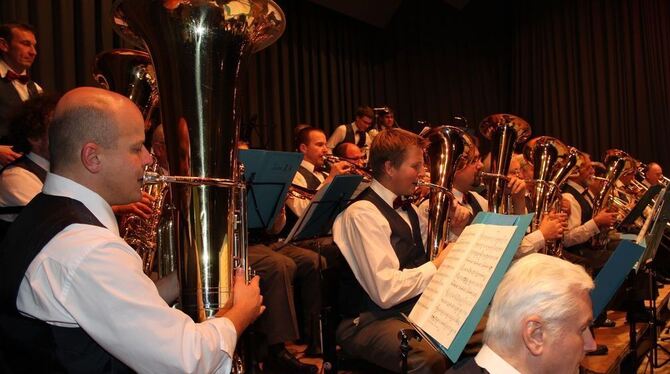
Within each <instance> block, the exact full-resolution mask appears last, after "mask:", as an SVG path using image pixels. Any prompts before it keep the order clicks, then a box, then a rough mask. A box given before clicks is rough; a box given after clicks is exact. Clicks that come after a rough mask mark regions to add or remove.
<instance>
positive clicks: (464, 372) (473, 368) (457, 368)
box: [446, 357, 488, 374]
mask: <svg viewBox="0 0 670 374" xmlns="http://www.w3.org/2000/svg"><path fill="white" fill-rule="evenodd" d="M451 373H460V374H488V370H486V369H483V368H482V367H480V366H479V365H477V362H476V361H475V358H474V357H468V358H465V359H463V360H461V361H458V362H457V363H455V364H454V366H452V367H451V368H450V369H449V370H447V373H446V374H451Z"/></svg>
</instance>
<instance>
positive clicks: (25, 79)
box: [4, 70, 30, 84]
mask: <svg viewBox="0 0 670 374" xmlns="http://www.w3.org/2000/svg"><path fill="white" fill-rule="evenodd" d="M4 79H5V80H6V81H7V82H11V81H13V80H18V81H19V82H21V83H22V84H26V83H28V81H29V80H30V76H28V74H23V75H18V74H16V73H15V72H13V71H11V70H8V71H7V74H6V75H5V78H4Z"/></svg>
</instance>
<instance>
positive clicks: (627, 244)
mask: <svg viewBox="0 0 670 374" xmlns="http://www.w3.org/2000/svg"><path fill="white" fill-rule="evenodd" d="M643 252H644V247H643V246H641V245H638V244H635V243H633V242H632V241H628V240H622V241H621V242H619V245H618V246H617V247H616V249H615V250H614V253H613V254H612V255H611V256H610V258H609V259H608V260H607V262H606V263H605V266H604V267H603V268H602V270H600V272H599V273H598V276H596V279H595V284H596V288H595V289H594V290H593V291H591V302H592V304H593V316H594V317H595V316H598V315H600V313H601V312H602V311H603V310H604V309H605V306H607V303H608V302H609V301H610V299H612V297H613V296H614V294H615V293H616V291H617V290H618V289H619V287H621V284H622V283H623V281H624V279H626V276H627V275H628V273H629V272H630V271H631V270H632V269H633V265H634V264H635V262H637V261H638V260H639V259H640V256H642V253H643Z"/></svg>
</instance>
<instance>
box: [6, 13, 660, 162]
mask: <svg viewBox="0 0 670 374" xmlns="http://www.w3.org/2000/svg"><path fill="white" fill-rule="evenodd" d="M278 3H279V4H280V6H281V7H282V9H283V10H284V11H285V13H286V18H287V28H286V32H285V34H284V35H283V36H282V38H281V39H280V40H279V41H278V42H277V43H276V44H274V45H272V46H271V47H269V48H267V49H266V50H263V51H261V52H260V53H258V54H256V55H254V56H253V57H252V58H251V66H250V69H249V75H248V78H247V79H245V80H244V81H243V82H242V84H241V86H242V87H243V88H245V89H246V92H247V94H246V97H245V100H244V101H243V117H244V118H243V122H244V123H245V125H246V126H245V129H246V131H249V132H251V133H252V139H253V142H254V143H255V145H256V146H264V147H267V148H269V149H276V150H290V149H292V128H293V127H294V126H295V125H297V124H299V123H311V124H313V125H316V126H319V127H322V128H324V129H325V130H326V131H327V132H330V131H331V130H332V129H333V128H334V127H335V126H337V125H338V124H340V123H344V122H349V121H351V120H352V119H353V113H354V111H355V109H356V107H357V106H359V105H361V104H366V105H372V106H381V105H390V106H392V107H393V108H395V110H396V117H397V118H398V122H399V123H400V124H401V125H402V126H404V127H407V128H410V129H415V127H416V121H417V120H427V121H430V122H432V123H447V122H449V121H450V119H451V117H452V116H454V115H461V116H465V117H466V118H467V119H468V120H469V122H470V124H471V126H473V127H475V128H476V126H477V124H478V123H479V122H480V121H481V120H482V119H483V118H484V117H485V116H486V115H489V114H493V113H501V112H509V113H514V114H517V115H519V116H521V117H523V118H525V119H527V120H528V122H530V123H531V125H532V127H533V133H534V135H545V134H546V135H552V136H556V137H558V138H559V139H561V140H563V141H565V142H566V143H568V144H571V145H575V146H577V147H578V148H580V149H582V150H584V151H587V152H589V153H592V154H593V155H594V158H595V159H599V158H600V155H601V154H602V152H603V151H604V150H605V149H608V148H613V147H617V148H621V149H624V150H626V151H628V152H630V153H631V154H632V155H633V156H635V157H637V158H638V159H640V160H642V161H644V162H648V161H651V160H658V161H660V162H661V164H664V165H666V168H667V169H670V155H668V153H667V152H663V151H662V150H663V149H664V146H665V142H666V141H667V140H669V139H670V137H669V136H668V131H670V130H668V128H667V126H665V124H666V123H668V120H669V119H670V118H669V117H670V114H669V113H668V105H667V102H668V92H669V91H670V78H669V77H668V73H666V70H667V67H668V61H669V60H670V56H669V54H670V40H669V39H670V37H669V31H670V25H669V22H670V13H669V9H668V8H669V7H670V4H669V3H668V2H667V1H666V0H644V1H643V0H637V1H635V0H563V1H558V0H547V1H531V0H513V1H495V0H471V1H470V2H469V3H468V5H467V6H466V7H465V8H464V9H463V10H457V9H455V8H452V7H450V6H448V5H446V3H444V2H443V1H441V0H414V1H409V0H406V1H404V2H403V3H402V5H401V6H400V8H399V10H398V12H397V13H396V14H395V16H394V17H393V19H392V21H391V22H390V23H389V25H387V26H386V27H385V28H383V29H380V28H376V27H373V26H370V25H368V24H365V23H362V22H360V21H357V20H354V19H352V18H349V17H347V16H344V15H342V14H339V13H336V12H333V11H331V10H328V9H325V8H322V7H320V6H318V5H315V4H312V3H310V2H308V1H304V0H279V1H278ZM1 4H2V5H0V11H1V13H0V21H8V20H20V21H25V22H29V23H32V24H34V25H35V26H36V27H37V29H38V34H39V35H38V36H39V46H38V52H39V57H38V61H37V63H36V65H35V66H34V68H33V75H34V76H35V78H36V79H37V81H38V82H40V83H43V85H44V86H45V87H46V88H48V89H51V90H57V91H65V90H67V89H70V88H72V87H75V86H77V85H90V84H93V80H92V78H91V75H90V64H91V62H92V60H93V57H94V56H95V54H96V53H98V52H100V51H103V50H106V49H111V48H118V47H122V46H128V45H127V44H126V45H124V42H123V41H122V40H121V39H120V38H119V37H118V36H116V35H115V34H114V32H113V31H112V29H111V23H110V20H109V16H108V14H109V9H110V8H111V4H112V0H77V1H75V0H69V1H66V0H60V1H58V0H51V1H49V0H28V1H26V0H4V1H3V2H2V3H1Z"/></svg>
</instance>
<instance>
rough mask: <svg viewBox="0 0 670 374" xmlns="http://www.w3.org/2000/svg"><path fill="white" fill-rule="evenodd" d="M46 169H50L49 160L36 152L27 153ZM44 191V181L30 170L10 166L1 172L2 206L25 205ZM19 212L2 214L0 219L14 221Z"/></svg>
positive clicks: (0, 190)
mask: <svg viewBox="0 0 670 374" xmlns="http://www.w3.org/2000/svg"><path fill="white" fill-rule="evenodd" d="M26 156H27V157H28V158H29V159H30V160H32V161H33V162H35V163H36V164H37V165H38V166H39V167H41V168H42V169H44V171H45V172H46V171H49V160H47V159H45V158H44V157H42V156H40V155H37V154H35V153H32V152H31V153H28V154H27V155H26ZM40 191H42V181H41V180H40V179H39V178H38V177H37V175H35V174H33V173H31V172H29V171H28V170H26V169H24V168H21V167H18V166H13V165H12V166H9V167H7V169H6V170H4V171H3V172H2V174H0V206H1V207H7V206H25V205H28V203H29V202H30V200H32V199H33V197H35V196H36V195H37V194H38V193H40ZM16 216H18V214H0V219H1V220H3V221H7V222H14V220H15V219H16Z"/></svg>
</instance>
